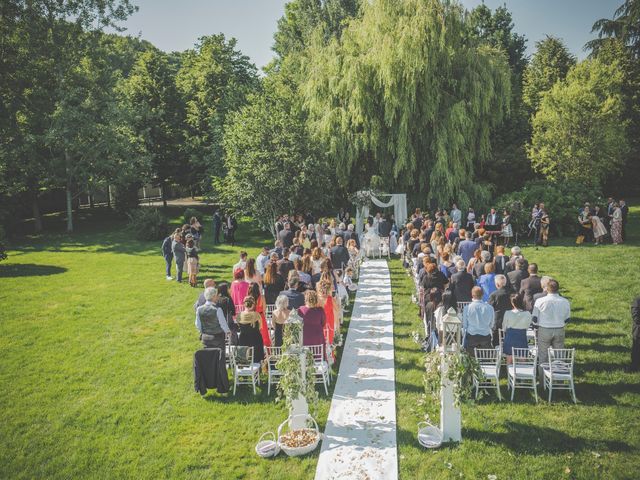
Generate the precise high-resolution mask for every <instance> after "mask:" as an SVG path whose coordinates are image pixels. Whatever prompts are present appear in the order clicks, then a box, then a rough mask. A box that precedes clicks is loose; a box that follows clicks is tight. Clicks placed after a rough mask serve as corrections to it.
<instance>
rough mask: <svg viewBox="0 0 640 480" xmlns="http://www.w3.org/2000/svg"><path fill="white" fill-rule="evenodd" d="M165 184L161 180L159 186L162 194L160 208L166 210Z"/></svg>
mask: <svg viewBox="0 0 640 480" xmlns="http://www.w3.org/2000/svg"><path fill="white" fill-rule="evenodd" d="M165 186H166V182H165V181H164V180H163V181H162V183H161V184H160V192H161V194H162V206H163V207H164V208H165V209H166V208H167V189H166V188H165Z"/></svg>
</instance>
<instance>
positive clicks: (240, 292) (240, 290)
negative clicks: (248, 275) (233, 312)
mask: <svg viewBox="0 0 640 480" xmlns="http://www.w3.org/2000/svg"><path fill="white" fill-rule="evenodd" d="M248 292H249V282H245V280H244V270H241V269H239V268H238V269H237V270H236V271H235V272H233V282H231V299H232V300H233V304H234V305H242V303H243V302H244V299H245V297H246V296H247V294H248Z"/></svg>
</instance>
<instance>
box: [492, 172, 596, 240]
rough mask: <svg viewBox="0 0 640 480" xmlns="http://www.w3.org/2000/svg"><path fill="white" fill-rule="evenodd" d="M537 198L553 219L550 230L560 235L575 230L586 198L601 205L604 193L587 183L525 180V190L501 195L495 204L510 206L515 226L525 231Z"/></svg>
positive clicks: (504, 206) (592, 203)
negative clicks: (526, 181)
mask: <svg viewBox="0 0 640 480" xmlns="http://www.w3.org/2000/svg"><path fill="white" fill-rule="evenodd" d="M538 202H543V203H544V205H545V208H546V209H547V211H548V212H549V218H550V220H551V226H550V229H551V232H552V233H553V234H555V235H557V236H562V235H573V234H574V233H575V231H576V229H577V223H578V220H577V218H578V213H579V212H580V209H581V208H582V207H583V206H584V203H585V202H590V203H591V205H592V206H593V205H598V204H599V205H600V206H601V207H602V206H604V204H605V202H604V200H603V199H602V194H601V193H600V192H598V191H597V190H596V189H594V188H593V187H591V186H589V185H585V184H584V183H578V182H570V181H563V182H559V183H553V182H549V181H545V180H536V181H531V182H528V183H527V184H525V186H524V187H523V188H522V190H519V191H515V192H511V193H507V194H505V195H502V196H501V197H499V198H498V200H497V201H496V205H497V206H498V208H500V209H503V208H506V209H507V210H509V211H510V212H511V215H512V222H513V223H514V228H515V229H516V230H517V231H518V232H520V233H526V232H527V231H528V225H529V222H530V221H531V208H532V207H533V205H534V204H535V203H538ZM500 213H502V211H500Z"/></svg>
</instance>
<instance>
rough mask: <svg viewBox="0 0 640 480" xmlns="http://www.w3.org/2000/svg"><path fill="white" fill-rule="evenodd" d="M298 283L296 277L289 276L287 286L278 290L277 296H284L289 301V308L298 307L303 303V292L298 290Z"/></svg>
mask: <svg viewBox="0 0 640 480" xmlns="http://www.w3.org/2000/svg"><path fill="white" fill-rule="evenodd" d="M292 273H293V272H292ZM299 284H300V281H299V279H298V278H297V277H291V278H290V279H289V288H288V289H287V290H283V291H282V292H280V295H279V297H285V298H286V299H287V301H288V302H289V304H288V305H289V306H288V308H289V310H292V309H294V308H300V307H302V306H303V305H304V294H302V293H300V292H299V291H298V286H299Z"/></svg>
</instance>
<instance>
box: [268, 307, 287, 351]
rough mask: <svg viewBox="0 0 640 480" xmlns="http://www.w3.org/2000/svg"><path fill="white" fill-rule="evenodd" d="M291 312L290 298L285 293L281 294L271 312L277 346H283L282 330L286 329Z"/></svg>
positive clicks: (274, 340) (274, 339)
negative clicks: (285, 325)
mask: <svg viewBox="0 0 640 480" xmlns="http://www.w3.org/2000/svg"><path fill="white" fill-rule="evenodd" d="M289 313H291V307H290V302H289V299H288V298H287V297H286V296H285V295H279V296H278V298H276V308H275V309H274V310H273V313H272V314H271V322H272V323H273V342H274V346H276V347H281V346H282V331H283V329H284V324H285V323H286V321H287V319H288V318H289Z"/></svg>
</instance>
